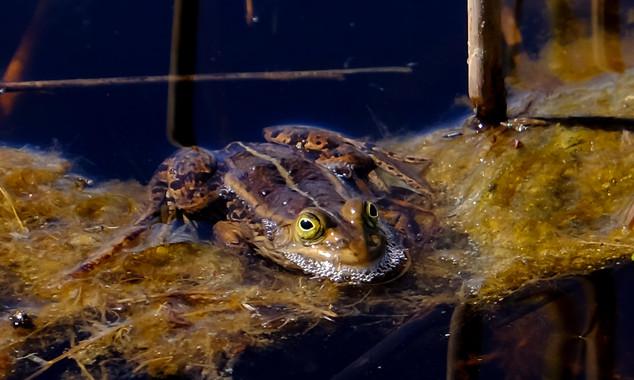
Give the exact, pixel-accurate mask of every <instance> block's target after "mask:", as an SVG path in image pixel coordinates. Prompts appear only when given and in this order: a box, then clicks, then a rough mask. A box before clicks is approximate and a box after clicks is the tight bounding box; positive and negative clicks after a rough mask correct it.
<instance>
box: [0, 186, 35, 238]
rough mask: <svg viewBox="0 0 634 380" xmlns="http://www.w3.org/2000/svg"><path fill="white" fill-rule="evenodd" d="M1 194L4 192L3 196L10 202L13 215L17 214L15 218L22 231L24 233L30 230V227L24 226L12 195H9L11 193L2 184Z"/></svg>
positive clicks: (0, 187)
mask: <svg viewBox="0 0 634 380" xmlns="http://www.w3.org/2000/svg"><path fill="white" fill-rule="evenodd" d="M0 194H2V196H4V198H5V199H6V200H7V203H8V204H9V209H11V212H13V216H15V220H16V221H17V222H18V226H20V232H22V233H26V232H29V230H28V228H26V227H25V226H24V223H22V220H21V219H20V217H19V216H18V212H17V210H16V209H15V206H14V205H13V201H11V197H10V196H9V193H8V192H7V191H6V190H5V189H4V187H2V186H0Z"/></svg>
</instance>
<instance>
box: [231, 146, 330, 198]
mask: <svg viewBox="0 0 634 380" xmlns="http://www.w3.org/2000/svg"><path fill="white" fill-rule="evenodd" d="M236 144H237V145H239V146H241V147H242V148H243V149H244V150H246V151H247V152H249V153H250V154H252V155H253V156H255V157H257V158H259V159H262V160H265V161H268V162H270V163H271V164H273V165H274V166H275V168H276V169H277V171H278V172H279V173H280V175H281V176H282V178H283V179H284V181H285V182H286V186H287V187H288V188H289V189H291V190H293V191H295V192H296V193H298V194H301V195H302V196H303V197H305V198H308V199H310V200H311V202H312V203H313V204H314V205H315V206H316V207H323V206H322V205H320V204H319V202H318V201H317V199H315V197H313V196H312V195H310V194H308V193H307V192H305V191H303V190H302V189H300V188H299V186H297V183H295V181H294V180H293V178H292V177H291V174H290V173H289V172H288V170H286V168H285V167H284V166H282V164H281V163H280V161H279V160H278V159H277V158H275V157H271V156H269V155H266V154H264V153H261V152H258V151H257V150H255V149H252V148H251V147H249V146H247V145H244V144H243V143H241V142H237V143H236Z"/></svg>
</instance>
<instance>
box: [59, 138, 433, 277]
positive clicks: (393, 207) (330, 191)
mask: <svg viewBox="0 0 634 380" xmlns="http://www.w3.org/2000/svg"><path fill="white" fill-rule="evenodd" d="M264 136H265V139H266V140H267V141H268V142H267V143H242V142H234V143H231V144H229V145H227V146H226V147H225V148H224V149H222V150H217V151H207V150H204V149H201V148H197V147H194V148H184V149H180V150H179V151H177V152H176V153H174V154H173V155H172V156H170V157H169V158H167V159H166V160H165V161H164V162H163V163H162V164H161V165H160V166H159V167H158V169H157V171H156V173H155V174H154V176H153V177H152V179H151V181H150V183H149V192H150V203H149V206H148V208H147V210H146V211H145V213H144V214H143V215H142V216H141V217H139V219H138V220H137V221H136V222H135V223H134V225H132V226H130V227H129V228H128V229H127V230H126V231H124V233H123V234H122V235H120V236H119V238H117V239H116V240H115V241H114V242H111V244H110V245H109V246H107V247H104V249H102V250H99V251H98V252H95V253H94V254H93V255H92V256H90V257H88V258H87V259H86V260H85V261H84V262H83V263H81V264H80V265H79V266H78V267H77V268H76V269H74V270H73V271H72V273H71V274H72V275H73V276H80V275H82V274H84V273H87V272H89V271H92V270H94V269H95V268H96V267H98V266H100V265H102V264H103V262H104V261H106V259H108V258H109V257H111V256H113V255H115V254H117V253H118V252H120V251H122V250H124V249H125V248H126V246H128V245H129V244H130V243H131V241H132V240H134V239H136V238H138V237H139V235H141V234H142V232H143V231H145V230H147V229H148V228H149V227H151V225H152V224H154V223H158V222H168V221H170V220H173V219H174V218H182V219H184V220H186V221H187V220H196V219H203V218H204V219H205V220H208V221H211V222H212V224H213V226H214V227H213V229H214V239H215V240H216V241H217V242H218V243H221V244H226V245H229V246H233V247H242V248H244V249H245V250H247V249H251V250H253V251H255V252H257V253H258V254H260V255H261V256H263V257H265V258H267V259H270V260H272V261H274V262H276V263H278V264H279V265H281V266H282V267H284V268H287V269H295V270H300V271H303V272H304V273H306V274H310V275H312V276H315V277H323V278H328V279H330V280H332V281H336V282H346V283H368V282H377V281H387V280H389V279H390V278H394V277H396V276H397V275H398V274H399V273H402V272H403V270H404V269H405V268H406V267H407V265H406V264H407V262H408V260H409V259H408V250H411V249H414V248H417V247H419V246H421V245H423V244H424V242H425V241H428V239H429V235H430V233H431V231H430V229H431V226H432V225H434V222H435V219H434V218H433V214H432V213H431V212H430V211H428V210H427V205H429V201H430V193H431V192H430V189H429V187H428V185H427V183H426V182H425V181H424V179H423V178H422V177H421V174H420V173H421V171H422V169H423V168H424V167H425V166H426V163H427V161H426V160H424V159H419V158H415V157H401V156H398V155H396V154H393V153H391V152H387V151H384V150H382V149H379V148H378V147H376V146H374V145H372V144H368V143H365V142H362V141H358V140H353V139H349V138H346V137H344V136H342V135H340V134H337V133H335V132H331V131H327V130H323V129H317V128H310V127H304V126H280V127H271V128H266V129H265V130H264ZM421 221H425V222H421Z"/></svg>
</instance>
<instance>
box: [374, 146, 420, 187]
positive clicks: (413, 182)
mask: <svg viewBox="0 0 634 380" xmlns="http://www.w3.org/2000/svg"><path fill="white" fill-rule="evenodd" d="M369 155H370V156H371V157H372V159H373V160H374V163H375V165H376V166H377V167H378V168H379V169H381V170H382V171H384V172H385V173H386V174H388V175H389V176H392V177H394V178H396V179H397V180H399V181H401V182H403V183H404V184H405V185H407V186H408V187H409V188H411V190H413V191H414V192H416V193H419V194H423V195H431V194H432V189H431V186H430V185H429V183H427V181H426V180H425V179H424V177H423V171H424V170H425V168H426V167H427V166H428V165H429V161H427V160H425V159H422V158H414V157H410V156H407V157H401V158H396V157H398V156H396V155H395V154H394V153H391V154H390V153H388V152H385V151H383V150H381V149H377V148H374V149H372V150H371V152H370V153H369Z"/></svg>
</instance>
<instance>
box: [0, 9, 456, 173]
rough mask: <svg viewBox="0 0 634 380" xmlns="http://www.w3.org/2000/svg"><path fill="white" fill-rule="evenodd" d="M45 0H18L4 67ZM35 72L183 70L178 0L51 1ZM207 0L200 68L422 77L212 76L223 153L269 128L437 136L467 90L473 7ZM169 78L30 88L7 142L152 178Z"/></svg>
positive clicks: (214, 139) (37, 41) (202, 101)
mask: <svg viewBox="0 0 634 380" xmlns="http://www.w3.org/2000/svg"><path fill="white" fill-rule="evenodd" d="M37 3H38V1H34V0H30V1H27V0H19V1H18V0H8V1H4V2H2V4H0V13H1V14H3V15H11V17H4V20H3V24H4V27H3V34H2V36H1V37H0V39H1V40H2V44H0V70H2V71H4V68H5V67H6V65H7V64H8V62H9V61H10V59H11V57H12V55H13V54H14V51H15V49H16V48H17V47H18V46H19V44H20V40H21V38H22V36H23V35H24V34H25V32H26V31H27V29H28V27H29V25H30V24H31V23H32V15H33V13H34V12H35V9H36V8H37ZM40 7H44V9H45V16H44V17H41V18H40V19H38V20H37V21H38V23H37V25H38V26H37V33H35V35H36V38H34V43H33V48H32V57H31V58H30V60H29V61H28V62H27V70H26V71H25V74H24V76H23V77H22V79H23V80H36V79H62V78H86V77H91V78H93V77H109V76H130V75H160V74H167V73H168V72H169V56H170V38H171V37H170V35H171V25H172V2H171V1H148V0H146V1H133V2H130V1H125V0H119V1H108V2H102V1H70V0H49V1H41V2H40ZM254 10H255V12H254V15H255V16H256V17H257V22H254V23H252V24H251V25H248V24H247V23H246V21H245V4H244V2H242V1H201V2H200V10H199V15H198V25H199V33H198V35H197V38H198V41H197V42H198V48H197V52H196V53H197V54H196V67H195V70H196V72H199V73H212V72H236V71H264V70H309V69H336V68H344V67H350V68H355V67H367V66H403V65H407V64H411V65H413V67H414V74H412V75H390V74H382V75H363V76H358V77H354V78H351V79H350V80H347V81H343V82H336V81H324V80H315V81H295V82H240V83H213V84H198V85H196V86H195V88H194V97H193V114H194V128H195V134H196V137H197V139H196V142H197V143H198V144H200V145H203V146H207V147H210V148H217V147H221V146H223V145H225V144H226V143H227V142H229V141H232V140H259V139H261V137H260V130H261V129H262V128H263V127H265V126H268V125H272V124H280V123H289V122H298V123H306V124H313V125H319V126H323V127H328V128H331V129H337V130H340V131H344V132H346V133H348V134H351V135H354V136H365V135H370V136H374V137H377V136H381V135H382V134H384V133H386V132H387V131H390V132H399V131H423V130H425V128H426V126H429V125H433V124H435V123H438V122H441V121H443V120H446V119H447V118H448V117H450V116H451V115H455V113H456V112H464V110H462V109H461V108H460V107H457V106H455V102H456V98H457V97H459V96H463V95H464V94H465V93H466V45H465V36H466V23H465V20H466V8H465V6H464V4H463V2H458V1H449V2H421V1H413V0H401V1H396V2H390V4H389V5H388V4H387V3H384V2H380V1H370V2H367V1H349V2H339V1H325V2H324V1H302V2H297V1H274V0H264V1H258V0H255V1H254ZM166 103H167V86H166V85H146V86H127V87H120V88H112V87H111V88H103V87H100V88H92V89H70V90H56V91H54V92H53V91H51V92H44V93H36V94H25V95H22V96H21V97H20V98H19V100H18V102H17V104H16V106H15V108H14V109H13V110H12V111H11V113H10V115H9V116H8V117H6V118H3V119H2V120H0V139H2V141H4V142H10V143H13V144H16V145H20V144H32V145H38V146H42V147H49V146H56V147H58V148H60V149H61V150H62V151H63V152H65V154H67V155H70V156H71V157H76V158H77V160H78V162H79V164H80V166H81V168H82V169H84V170H86V171H88V172H89V173H92V174H93V175H94V174H95V173H97V174H98V175H101V176H104V177H117V178H126V177H134V178H138V179H142V180H145V179H147V178H148V177H149V176H150V174H151V172H152V170H153V168H154V167H155V165H156V164H157V162H158V161H159V160H160V158H161V157H164V156H165V155H166V154H167V153H168V152H170V151H171V149H172V148H171V146H170V145H169V144H168V142H167V140H166V139H165V126H166V112H167V111H166Z"/></svg>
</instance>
